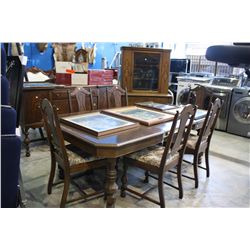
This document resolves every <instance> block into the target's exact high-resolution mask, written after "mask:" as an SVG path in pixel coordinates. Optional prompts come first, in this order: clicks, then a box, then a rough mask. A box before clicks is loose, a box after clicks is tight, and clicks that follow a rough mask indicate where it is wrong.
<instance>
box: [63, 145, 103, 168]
mask: <svg viewBox="0 0 250 250" xmlns="http://www.w3.org/2000/svg"><path fill="white" fill-rule="evenodd" d="M66 152H67V155H68V160H69V165H70V167H71V166H74V165H77V164H81V163H88V162H92V161H97V160H102V159H103V158H98V157H95V156H93V155H91V154H88V153H87V152H85V151H83V150H81V149H79V148H77V147H74V146H73V145H72V144H69V145H67V146H66Z"/></svg>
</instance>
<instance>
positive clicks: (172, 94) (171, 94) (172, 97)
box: [168, 89, 174, 105]
mask: <svg viewBox="0 0 250 250" xmlns="http://www.w3.org/2000/svg"><path fill="white" fill-rule="evenodd" d="M168 94H169V95H170V97H171V101H170V105H173V104H174V93H173V92H172V91H171V90H170V89H168Z"/></svg>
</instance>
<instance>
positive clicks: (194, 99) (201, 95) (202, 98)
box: [188, 85, 213, 110]
mask: <svg viewBox="0 0 250 250" xmlns="http://www.w3.org/2000/svg"><path fill="white" fill-rule="evenodd" d="M212 99H213V93H212V91H210V90H209V89H208V88H206V87H205V86H203V85H198V86H196V87H195V88H193V89H190V91H189V94H188V103H190V104H193V105H196V106H197V107H198V108H199V109H205V110H207V109H208V107H209V105H210V103H211V102H212Z"/></svg>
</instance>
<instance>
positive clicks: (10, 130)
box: [1, 105, 16, 135]
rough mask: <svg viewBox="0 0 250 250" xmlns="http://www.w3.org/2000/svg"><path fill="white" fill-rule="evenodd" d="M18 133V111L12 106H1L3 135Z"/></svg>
mask: <svg viewBox="0 0 250 250" xmlns="http://www.w3.org/2000/svg"><path fill="white" fill-rule="evenodd" d="M15 133H16V111H15V109H13V108H12V107H10V106H6V105H1V134H2V135H3V134H15Z"/></svg>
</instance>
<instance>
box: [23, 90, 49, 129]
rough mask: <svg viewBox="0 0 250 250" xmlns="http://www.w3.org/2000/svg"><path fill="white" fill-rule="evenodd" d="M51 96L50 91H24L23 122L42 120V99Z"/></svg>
mask: <svg viewBox="0 0 250 250" xmlns="http://www.w3.org/2000/svg"><path fill="white" fill-rule="evenodd" d="M44 98H47V99H50V98H49V92H48V91H30V92H24V93H23V104H22V122H23V123H24V124H25V125H27V124H33V123H38V122H41V121H42V113H41V109H40V106H41V100H42V99H44Z"/></svg>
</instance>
